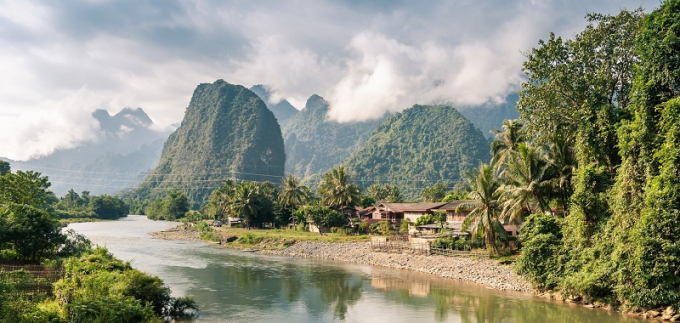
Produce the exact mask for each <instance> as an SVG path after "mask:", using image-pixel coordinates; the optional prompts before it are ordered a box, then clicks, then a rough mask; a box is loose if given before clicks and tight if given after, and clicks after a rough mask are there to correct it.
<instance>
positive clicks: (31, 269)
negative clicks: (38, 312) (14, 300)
mask: <svg viewBox="0 0 680 323" xmlns="http://www.w3.org/2000/svg"><path fill="white" fill-rule="evenodd" d="M62 278H64V269H63V268H51V267H47V266H42V265H21V264H11V265H7V264H0V282H4V283H9V284H11V285H12V289H11V290H10V292H14V293H24V294H32V295H35V294H43V293H51V292H52V284H54V283H55V282H56V281H58V280H60V279H62Z"/></svg>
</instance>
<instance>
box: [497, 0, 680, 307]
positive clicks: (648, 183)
mask: <svg viewBox="0 0 680 323" xmlns="http://www.w3.org/2000/svg"><path fill="white" fill-rule="evenodd" d="M588 20H589V22H590V24H589V25H588V26H587V27H586V29H585V30H584V31H583V32H582V33H579V34H578V35H576V37H575V38H574V39H573V40H567V41H563V40H562V39H560V38H557V37H555V36H554V35H553V36H551V37H550V39H549V40H548V41H547V42H540V43H539V45H540V46H539V48H536V49H534V50H532V51H531V53H530V54H529V55H528V60H527V62H526V63H525V65H524V67H525V72H526V73H527V82H526V83H525V84H523V90H522V92H521V93H520V102H519V104H518V106H519V109H520V111H521V113H522V119H523V121H524V122H526V127H527V129H528V132H527V133H531V134H533V136H534V137H533V138H532V142H533V143H534V144H546V147H547V149H548V150H549V154H548V155H549V157H548V159H547V160H548V163H549V164H550V165H551V166H550V167H549V169H548V170H547V171H546V173H548V177H552V179H551V181H550V182H551V183H552V185H553V187H558V186H559V194H553V195H549V196H552V197H557V198H559V199H560V200H561V204H562V205H563V206H564V207H565V208H568V213H567V215H566V216H565V218H564V220H563V221H562V226H561V228H560V225H559V224H558V223H557V222H556V221H555V219H553V218H550V217H546V216H542V215H533V216H532V217H530V218H529V220H528V221H526V222H525V223H524V224H523V228H522V230H521V231H520V234H521V240H522V245H523V249H522V254H521V255H520V257H519V258H518V259H517V269H518V271H519V272H520V273H523V274H525V275H526V276H527V277H528V278H529V279H530V280H531V281H532V282H534V283H535V284H536V285H537V286H538V287H540V288H548V289H558V290H560V291H561V292H562V294H564V295H566V296H582V297H584V298H585V299H586V300H588V301H601V302H605V303H608V304H612V305H619V304H626V305H627V306H633V307H642V308H658V307H661V306H676V307H677V306H678V304H680V292H679V291H680V278H678V271H677V268H680V261H679V260H678V259H680V252H679V251H678V250H680V248H679V247H678V244H679V241H680V229H678V228H680V211H679V210H680V197H679V196H678V194H677V192H678V191H680V185H679V184H678V183H680V171H679V170H678V166H677V165H680V148H679V147H680V139H679V138H680V54H679V53H680V37H679V36H680V1H677V0H670V1H665V2H663V3H662V4H661V7H660V8H659V9H657V10H655V11H654V12H652V13H651V14H649V15H646V16H644V17H643V14H642V11H641V10H637V11H634V12H628V11H622V12H621V13H620V14H618V15H616V16H604V15H598V14H592V15H589V16H588ZM572 159H573V160H572ZM506 165H509V164H506ZM572 174H573V176H575V177H574V179H573V180H572V179H571V178H570V177H571V176H572ZM568 194H571V198H569V199H567V198H566V196H568ZM530 203H531V202H530Z"/></svg>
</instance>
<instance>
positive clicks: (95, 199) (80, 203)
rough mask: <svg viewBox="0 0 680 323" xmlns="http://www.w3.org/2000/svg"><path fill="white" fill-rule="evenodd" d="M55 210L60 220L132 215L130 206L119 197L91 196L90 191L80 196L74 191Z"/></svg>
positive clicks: (59, 202)
mask: <svg viewBox="0 0 680 323" xmlns="http://www.w3.org/2000/svg"><path fill="white" fill-rule="evenodd" d="M54 209H55V210H56V212H57V213H59V217H60V218H70V217H79V218H96V219H118V218H121V217H126V216H127V215H128V214H129V213H130V207H129V205H127V204H126V203H125V202H123V200H121V199H119V198H117V197H113V196H110V195H106V194H102V195H99V196H90V192H89V191H83V192H82V194H81V195H78V193H76V192H75V191H74V190H72V189H71V190H69V191H68V193H66V195H64V197H62V198H61V199H59V201H58V202H57V203H56V205H54Z"/></svg>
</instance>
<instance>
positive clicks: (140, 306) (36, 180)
mask: <svg viewBox="0 0 680 323" xmlns="http://www.w3.org/2000/svg"><path fill="white" fill-rule="evenodd" d="M49 186H50V183H49V181H48V180H47V178H46V177H42V176H40V174H39V173H35V172H21V171H17V172H15V173H12V172H11V171H10V166H9V165H8V164H2V165H0V321H2V322H163V321H170V320H175V319H182V318H192V317H195V316H196V311H197V309H198V308H197V306H196V304H195V303H194V301H193V299H191V298H188V297H180V298H174V297H171V296H170V289H169V288H168V287H166V286H165V285H164V284H163V281H162V280H161V279H160V278H158V277H156V276H151V275H148V274H145V273H143V272H140V271H138V270H135V269H133V268H132V267H131V266H130V264H129V263H126V262H123V261H121V260H119V259H116V258H114V257H113V256H112V255H111V254H110V253H109V252H108V251H107V250H106V249H104V248H101V247H97V248H93V247H92V245H91V244H90V242H89V241H87V239H85V238H84V237H83V236H80V235H78V234H75V233H74V232H72V231H68V232H63V231H62V224H60V222H59V221H58V213H57V211H55V209H54V208H53V207H52V205H51V204H50V199H55V198H54V194H52V193H51V192H50V191H49V190H48V188H49ZM70 193H71V194H70V197H69V195H67V196H66V197H65V198H64V199H62V200H61V201H59V202H58V203H57V205H60V204H61V206H64V207H67V208H68V207H73V208H78V207H82V206H83V205H84V204H83V203H81V202H78V201H80V200H79V199H80V198H82V197H79V199H76V198H75V196H77V194H75V193H74V192H70ZM86 196H87V195H86ZM109 199H110V198H107V197H104V198H99V199H97V200H96V201H101V202H90V203H89V205H90V206H89V210H90V211H92V212H98V211H99V210H101V209H102V208H103V206H102V205H104V204H106V203H107V202H106V200H109ZM93 200H95V199H94V198H93ZM113 204H114V205H115V204H117V203H113ZM88 212H89V211H88ZM112 212H113V213H110V215H111V216H112V217H117V215H118V214H117V213H116V212H117V211H115V210H114V211H112ZM105 214H106V215H109V213H108V212H105ZM125 214H126V215H127V212H125ZM37 267H39V268H40V269H39V271H35V269H36V268H37ZM17 268H20V269H19V270H17ZM45 272H48V273H51V274H50V275H47V276H45V275H44V274H45ZM45 277H47V278H45ZM55 277H56V278H57V279H54V278H55Z"/></svg>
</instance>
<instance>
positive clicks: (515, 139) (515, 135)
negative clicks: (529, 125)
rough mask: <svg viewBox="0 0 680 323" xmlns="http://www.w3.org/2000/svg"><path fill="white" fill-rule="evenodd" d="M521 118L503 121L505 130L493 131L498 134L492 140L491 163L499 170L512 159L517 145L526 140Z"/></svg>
mask: <svg viewBox="0 0 680 323" xmlns="http://www.w3.org/2000/svg"><path fill="white" fill-rule="evenodd" d="M523 125H524V124H523V123H522V122H521V121H520V120H517V119H515V120H505V121H503V126H502V128H503V131H500V130H493V131H491V133H493V134H494V136H496V140H494V141H492V142H491V154H492V159H491V164H492V165H493V166H494V169H495V170H496V171H499V170H500V169H502V168H503V166H504V165H505V164H506V163H507V161H508V160H509V159H510V156H511V155H512V154H513V153H514V152H515V151H516V150H517V145H519V144H520V143H522V142H524V134H523V133H522V126H523Z"/></svg>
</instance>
